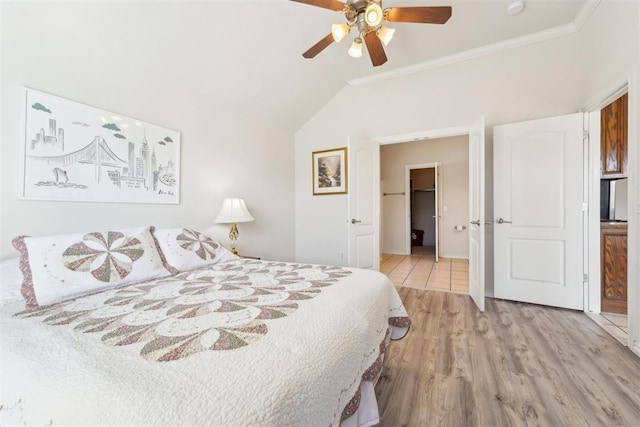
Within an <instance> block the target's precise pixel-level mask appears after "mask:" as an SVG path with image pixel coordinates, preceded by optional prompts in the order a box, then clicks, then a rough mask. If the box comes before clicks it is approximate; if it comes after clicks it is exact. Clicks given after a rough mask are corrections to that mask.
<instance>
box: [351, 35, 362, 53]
mask: <svg viewBox="0 0 640 427" xmlns="http://www.w3.org/2000/svg"><path fill="white" fill-rule="evenodd" d="M348 53H349V56H351V57H352V58H360V57H361V56H362V39H361V38H360V37H356V39H355V40H354V41H353V43H351V47H350V48H349V51H348Z"/></svg>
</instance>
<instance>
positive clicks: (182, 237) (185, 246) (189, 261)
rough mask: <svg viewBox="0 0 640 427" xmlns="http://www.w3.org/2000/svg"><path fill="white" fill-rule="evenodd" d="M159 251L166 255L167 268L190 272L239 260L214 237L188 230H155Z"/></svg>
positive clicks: (175, 271) (172, 270)
mask: <svg viewBox="0 0 640 427" xmlns="http://www.w3.org/2000/svg"><path fill="white" fill-rule="evenodd" d="M153 236H154V237H155V238H156V242H157V244H158V249H159V250H160V251H161V252H162V253H163V254H164V257H165V260H166V264H165V268H166V269H167V270H169V271H171V272H174V273H177V272H179V271H188V270H193V269H196V268H200V267H205V266H207V265H212V264H217V263H219V262H223V261H228V260H231V259H236V258H238V257H237V256H235V255H234V254H232V253H231V252H230V251H228V250H227V249H225V248H224V247H223V246H222V245H221V244H220V242H218V241H217V240H216V239H214V238H213V237H211V236H209V235H207V234H205V233H201V232H199V231H195V230H190V229H187V228H171V229H160V230H153Z"/></svg>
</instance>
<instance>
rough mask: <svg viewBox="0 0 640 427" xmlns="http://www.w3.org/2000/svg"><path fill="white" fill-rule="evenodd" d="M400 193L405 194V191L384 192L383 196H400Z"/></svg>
mask: <svg viewBox="0 0 640 427" xmlns="http://www.w3.org/2000/svg"><path fill="white" fill-rule="evenodd" d="M400 194H402V195H403V196H404V191H403V192H402V193H382V195H383V196H398V195H400Z"/></svg>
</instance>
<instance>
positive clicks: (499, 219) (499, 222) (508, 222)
mask: <svg viewBox="0 0 640 427" xmlns="http://www.w3.org/2000/svg"><path fill="white" fill-rule="evenodd" d="M496 222H497V223H498V224H511V221H506V220H504V219H502V218H498V219H497V220H496Z"/></svg>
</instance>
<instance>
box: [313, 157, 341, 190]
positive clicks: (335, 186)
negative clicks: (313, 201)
mask: <svg viewBox="0 0 640 427" xmlns="http://www.w3.org/2000/svg"><path fill="white" fill-rule="evenodd" d="M311 162H312V165H313V167H312V170H313V195H314V196H319V195H325V194H346V193H347V148H346V147H345V148H334V149H332V150H324V151H314V152H313V153H312V155H311Z"/></svg>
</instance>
